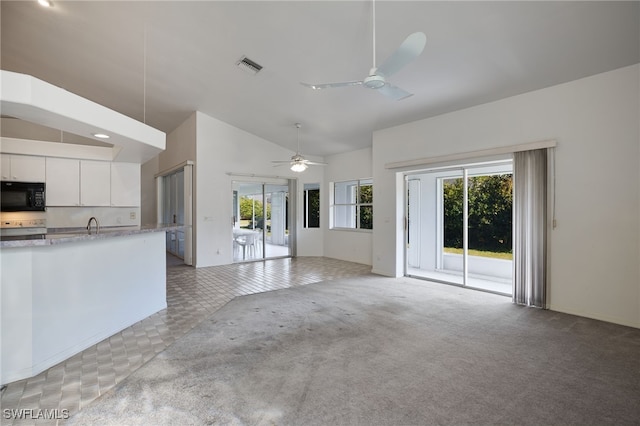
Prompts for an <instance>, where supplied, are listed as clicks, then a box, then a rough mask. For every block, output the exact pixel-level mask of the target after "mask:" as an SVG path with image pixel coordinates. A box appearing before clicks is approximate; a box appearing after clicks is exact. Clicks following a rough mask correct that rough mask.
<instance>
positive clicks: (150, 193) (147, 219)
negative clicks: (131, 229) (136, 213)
mask: <svg viewBox="0 0 640 426" xmlns="http://www.w3.org/2000/svg"><path fill="white" fill-rule="evenodd" d="M159 171H160V156H159V155H158V156H156V157H153V158H152V159H151V160H149V161H147V162H146V163H144V164H142V165H141V166H140V222H141V223H142V224H144V225H147V224H154V223H157V221H158V218H157V194H156V183H155V179H154V176H155V174H156V173H158V172H159Z"/></svg>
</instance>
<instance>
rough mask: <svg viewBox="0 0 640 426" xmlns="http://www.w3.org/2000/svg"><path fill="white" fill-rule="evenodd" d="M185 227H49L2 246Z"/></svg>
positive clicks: (134, 233)
mask: <svg viewBox="0 0 640 426" xmlns="http://www.w3.org/2000/svg"><path fill="white" fill-rule="evenodd" d="M183 228H184V226H183V225H175V224H158V225H142V226H117V227H108V226H105V227H102V228H100V232H98V233H96V232H95V228H93V229H92V232H91V233H89V232H88V231H87V230H86V229H85V228H49V229H47V233H46V234H42V235H40V236H37V237H36V238H34V237H29V236H25V237H24V239H21V238H20V237H12V239H11V240H7V241H0V248H9V247H36V246H50V245H55V244H66V243H73V242H78V241H92V240H104V239H107V238H114V237H124V236H128V235H136V234H145V233H150V232H166V231H173V230H180V229H183Z"/></svg>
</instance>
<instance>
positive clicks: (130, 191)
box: [111, 163, 140, 207]
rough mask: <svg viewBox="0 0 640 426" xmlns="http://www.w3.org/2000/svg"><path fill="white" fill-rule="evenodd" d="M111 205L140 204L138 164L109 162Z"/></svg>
mask: <svg viewBox="0 0 640 426" xmlns="http://www.w3.org/2000/svg"><path fill="white" fill-rule="evenodd" d="M111 205H112V206H118V207H139V206H140V164H135V163H111Z"/></svg>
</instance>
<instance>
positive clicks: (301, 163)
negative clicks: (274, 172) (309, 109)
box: [272, 123, 327, 172]
mask: <svg viewBox="0 0 640 426" xmlns="http://www.w3.org/2000/svg"><path fill="white" fill-rule="evenodd" d="M295 126H296V129H297V130H296V139H297V141H298V149H297V150H296V153H295V154H294V155H293V156H292V157H291V160H285V161H272V163H274V164H273V167H280V166H283V165H285V164H290V165H291V170H293V171H294V172H304V171H305V170H307V167H309V166H326V165H327V163H320V162H317V161H309V160H307V159H305V158H304V157H303V156H302V154H300V128H301V127H302V124H300V123H296V124H295Z"/></svg>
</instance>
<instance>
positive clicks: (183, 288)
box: [0, 257, 371, 426]
mask: <svg viewBox="0 0 640 426" xmlns="http://www.w3.org/2000/svg"><path fill="white" fill-rule="evenodd" d="M370 270H371V267H370V266H367V265H360V264H357V263H350V262H343V261H339V260H335V259H328V258H323V257H301V258H295V259H274V260H267V261H264V262H256V263H243V264H234V265H224V266H214V267H209V268H198V269H195V268H191V267H188V266H175V267H168V268H167V305H168V307H167V309H164V310H162V311H160V312H158V313H156V314H154V315H152V316H150V317H148V318H146V319H144V320H142V321H140V322H138V323H136V324H134V325H132V326H131V327H129V328H127V329H125V330H123V331H121V332H120V333H118V334H116V335H113V336H111V337H110V338H108V339H105V340H103V341H102V342H100V343H98V344H97V345H94V346H92V347H90V348H88V349H86V350H85V351H83V352H81V353H79V354H77V355H74V356H73V357H71V358H69V359H67V360H66V361H64V362H62V363H60V364H58V365H55V366H53V367H51V368H50V369H48V370H46V371H44V372H42V373H40V374H38V375H37V376H35V377H32V378H29V379H26V380H21V381H18V382H14V383H10V384H8V386H7V387H6V389H4V390H3V391H2V396H1V399H0V407H1V408H2V414H0V416H1V417H0V424H1V425H38V426H39V425H56V424H59V423H60V424H61V423H63V421H62V420H56V419H53V420H46V419H43V418H42V417H44V415H43V412H44V414H47V415H51V413H53V415H52V416H51V417H58V419H60V418H62V417H66V415H65V413H68V414H69V415H71V414H73V413H75V412H77V411H79V410H81V409H82V408H83V407H85V406H87V404H90V403H91V401H93V400H94V399H96V398H97V397H99V396H100V395H102V394H104V393H105V392H107V391H108V390H109V389H111V388H113V387H114V386H115V385H116V383H119V382H121V381H122V380H124V379H125V378H126V377H127V376H128V375H129V374H131V373H132V372H134V371H135V370H136V369H138V368H139V367H140V366H142V365H143V364H144V363H146V362H147V361H149V360H150V359H151V358H153V357H154V356H155V355H156V354H157V353H159V352H161V351H163V350H164V349H165V348H167V347H168V346H169V345H171V344H172V343H174V342H175V341H176V340H177V339H178V338H180V337H181V336H183V335H184V334H186V333H187V332H188V331H189V330H191V329H192V328H193V327H195V326H196V325H197V324H198V323H200V322H201V321H202V320H204V319H205V318H206V317H207V316H209V315H211V314H212V313H213V312H215V311H216V310H218V309H219V308H221V307H222V306H223V305H225V304H226V303H227V302H229V301H230V300H231V299H233V298H234V297H236V296H242V295H247V294H254V293H261V292H265V291H270V290H278V289H282V288H289V287H296V286H300V285H305V284H311V283H315V282H320V281H327V280H333V279H337V278H346V277H354V276H361V275H368V274H369V273H370ZM13 410H17V411H13ZM20 410H22V411H20ZM24 410H27V411H24ZM28 410H33V411H28ZM44 410H46V411H44ZM56 410H57V411H56ZM12 412H18V413H20V412H22V413H23V414H24V413H25V412H26V413H30V414H28V415H26V416H25V415H23V416H22V418H15V416H12V415H11V413H12ZM38 415H40V418H39V419H37V420H34V419H33V417H38Z"/></svg>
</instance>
